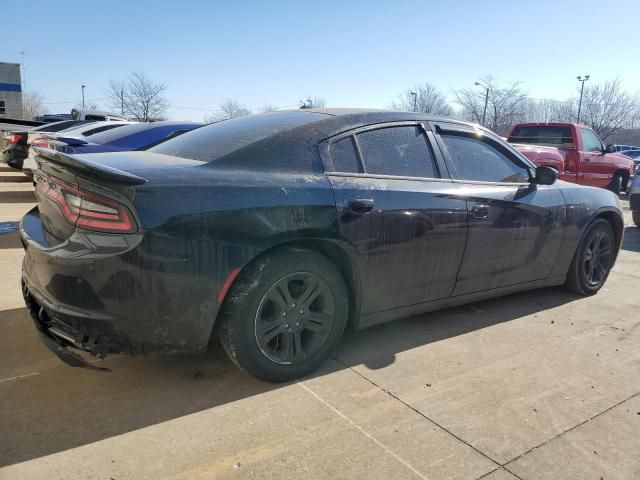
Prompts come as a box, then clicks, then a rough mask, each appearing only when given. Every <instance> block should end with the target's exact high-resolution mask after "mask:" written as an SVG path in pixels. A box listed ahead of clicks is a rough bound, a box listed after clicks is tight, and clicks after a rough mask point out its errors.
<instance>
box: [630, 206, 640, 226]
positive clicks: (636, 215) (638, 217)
mask: <svg viewBox="0 0 640 480" xmlns="http://www.w3.org/2000/svg"><path fill="white" fill-rule="evenodd" d="M631 217H632V218H633V223H635V224H636V227H640V210H633V211H632V212H631Z"/></svg>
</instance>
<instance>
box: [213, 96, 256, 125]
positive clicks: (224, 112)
mask: <svg viewBox="0 0 640 480" xmlns="http://www.w3.org/2000/svg"><path fill="white" fill-rule="evenodd" d="M247 115H251V110H249V109H248V108H246V107H245V106H244V105H242V104H241V103H240V102H239V101H238V100H236V99H232V98H226V99H225V100H224V102H222V103H221V104H220V110H219V111H218V112H215V113H214V114H213V115H211V116H210V117H208V118H207V120H208V121H209V122H219V121H221V120H231V119H232V118H238V117H245V116H247Z"/></svg>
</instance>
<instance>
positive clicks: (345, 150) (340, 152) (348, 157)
mask: <svg viewBox="0 0 640 480" xmlns="http://www.w3.org/2000/svg"><path fill="white" fill-rule="evenodd" d="M329 155H330V156H331V162H332V163H333V169H334V170H335V171H336V172H348V173H358V172H360V162H358V156H357V155H356V149H355V146H354V145H353V137H347V138H343V139H342V140H340V141H338V142H336V143H333V144H331V148H330V149H329Z"/></svg>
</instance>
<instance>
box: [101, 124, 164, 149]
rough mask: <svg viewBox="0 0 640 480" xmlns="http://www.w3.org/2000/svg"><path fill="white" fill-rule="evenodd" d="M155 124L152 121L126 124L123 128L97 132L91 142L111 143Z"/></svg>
mask: <svg viewBox="0 0 640 480" xmlns="http://www.w3.org/2000/svg"><path fill="white" fill-rule="evenodd" d="M152 126H154V124H153V123H151V122H143V123H134V124H133V125H124V126H122V128H118V129H115V130H114V129H113V128H111V129H109V130H106V131H104V132H101V133H96V134H95V135H92V136H91V143H100V144H103V145H104V144H105V143H111V142H113V141H114V140H118V139H120V138H122V137H126V136H128V135H133V134H134V133H138V132H142V131H144V130H148V129H150V128H151V127H152Z"/></svg>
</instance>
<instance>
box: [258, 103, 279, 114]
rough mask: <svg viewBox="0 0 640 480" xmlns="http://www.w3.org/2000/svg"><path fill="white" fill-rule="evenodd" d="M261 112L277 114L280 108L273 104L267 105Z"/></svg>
mask: <svg viewBox="0 0 640 480" xmlns="http://www.w3.org/2000/svg"><path fill="white" fill-rule="evenodd" d="M260 110H261V111H262V112H264V113H268V112H277V111H278V106H277V105H273V104H272V103H265V104H264V105H263V106H262V108H261V109H260Z"/></svg>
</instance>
